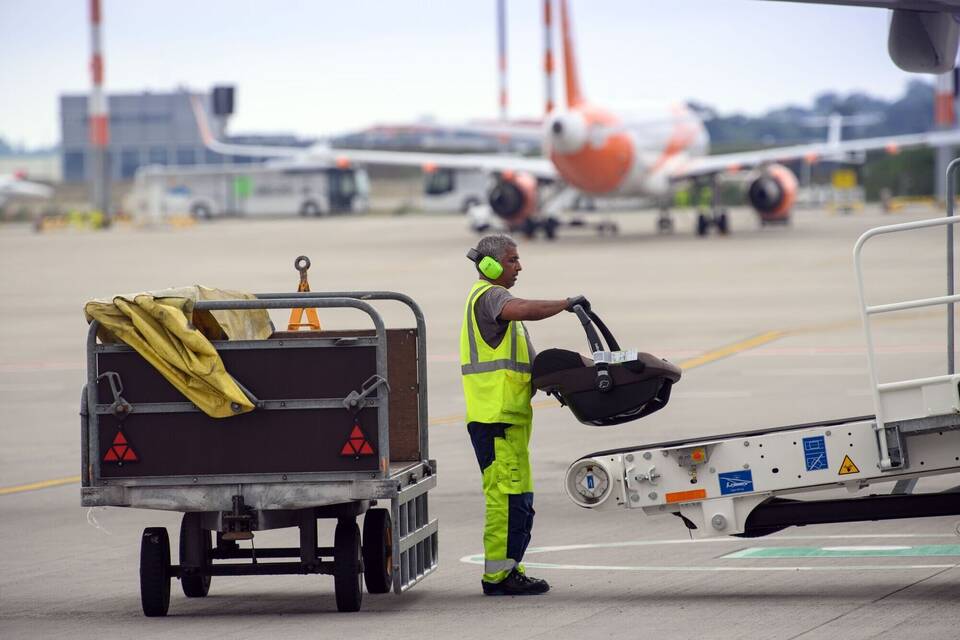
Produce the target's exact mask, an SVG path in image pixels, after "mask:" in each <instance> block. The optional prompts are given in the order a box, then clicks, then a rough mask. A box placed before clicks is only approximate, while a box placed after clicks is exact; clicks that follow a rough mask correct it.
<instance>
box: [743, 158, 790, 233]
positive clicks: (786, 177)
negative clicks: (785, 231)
mask: <svg viewBox="0 0 960 640" xmlns="http://www.w3.org/2000/svg"><path fill="white" fill-rule="evenodd" d="M747 198H748V199H749V200H750V204H751V205H752V206H753V208H754V209H756V211H757V213H758V214H759V215H760V220H761V221H763V222H786V221H787V220H788V219H789V218H790V207H792V206H793V203H794V201H795V200H796V199H797V177H796V176H795V175H793V172H792V171H790V169H787V168H786V167H785V166H783V165H782V164H771V165H767V166H766V167H764V168H763V169H761V170H760V173H759V174H758V175H757V176H756V177H755V178H753V180H751V182H750V187H749V189H748V190H747Z"/></svg>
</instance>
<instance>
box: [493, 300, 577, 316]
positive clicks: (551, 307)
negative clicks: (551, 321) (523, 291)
mask: <svg viewBox="0 0 960 640" xmlns="http://www.w3.org/2000/svg"><path fill="white" fill-rule="evenodd" d="M566 308H567V301H566V300H524V299H521V298H514V299H513V300H510V301H509V302H508V303H507V304H506V305H504V307H503V311H501V312H500V317H501V318H503V319H504V320H543V319H544V318H549V317H551V316H555V315H557V314H558V313H560V312H561V311H564V310H565V309H566Z"/></svg>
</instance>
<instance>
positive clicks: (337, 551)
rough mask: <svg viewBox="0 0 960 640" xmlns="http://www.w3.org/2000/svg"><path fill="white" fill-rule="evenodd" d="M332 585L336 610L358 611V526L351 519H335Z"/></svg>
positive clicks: (360, 590)
mask: <svg viewBox="0 0 960 640" xmlns="http://www.w3.org/2000/svg"><path fill="white" fill-rule="evenodd" d="M333 585H334V590H335V592H336V595H337V610H338V611H359V610H360V602H361V600H363V578H362V575H361V571H360V528H359V527H358V526H357V523H356V522H355V521H353V520H339V521H337V529H336V531H335V532H334V534H333Z"/></svg>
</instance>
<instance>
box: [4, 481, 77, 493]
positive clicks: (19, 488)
mask: <svg viewBox="0 0 960 640" xmlns="http://www.w3.org/2000/svg"><path fill="white" fill-rule="evenodd" d="M77 482H80V476H70V477H68V478H56V479H54V480H41V481H40V482H31V483H29V484H17V485H14V486H12V487H0V496H5V495H9V494H11V493H23V492H24V491H36V490H37V489H49V488H50V487H60V486H62V485H65V484H76V483H77Z"/></svg>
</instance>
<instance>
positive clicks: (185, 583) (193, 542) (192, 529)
mask: <svg viewBox="0 0 960 640" xmlns="http://www.w3.org/2000/svg"><path fill="white" fill-rule="evenodd" d="M196 548H199V552H198V553H189V552H188V550H193V549H196ZM190 556H193V557H195V558H196V557H199V558H201V562H200V565H201V566H202V567H203V568H209V567H210V564H211V563H212V560H213V558H212V556H213V539H212V537H211V532H210V531H207V530H206V529H203V528H201V527H200V514H199V513H185V514H183V520H181V521H180V569H181V574H182V571H183V567H184V561H185V560H186V558H188V557H190ZM180 586H181V587H182V588H183V595H185V596H187V597H188V598H203V597H204V596H206V595H207V594H208V593H210V576H185V575H181V576H180Z"/></svg>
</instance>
